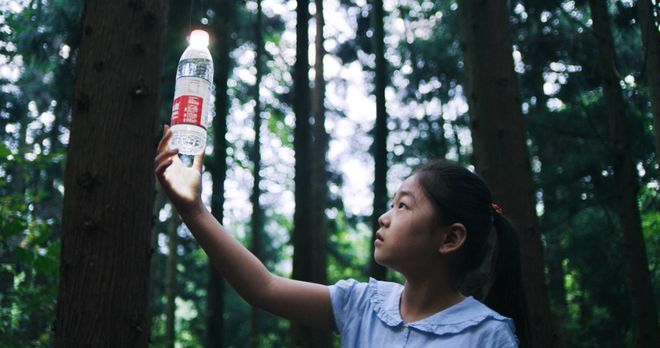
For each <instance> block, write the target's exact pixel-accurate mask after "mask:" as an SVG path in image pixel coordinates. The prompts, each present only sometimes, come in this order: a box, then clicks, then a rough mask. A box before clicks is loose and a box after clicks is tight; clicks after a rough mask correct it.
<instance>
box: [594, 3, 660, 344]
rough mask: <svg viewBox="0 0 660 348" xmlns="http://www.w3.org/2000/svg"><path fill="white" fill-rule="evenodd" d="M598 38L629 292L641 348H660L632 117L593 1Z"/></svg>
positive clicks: (604, 13) (599, 6)
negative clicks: (633, 149)
mask: <svg viewBox="0 0 660 348" xmlns="http://www.w3.org/2000/svg"><path fill="white" fill-rule="evenodd" d="M589 7H590V9H591V18H592V20H593V29H594V35H595V36H596V40H597V46H598V49H599V53H600V54H598V65H599V70H600V74H601V78H602V80H603V96H604V98H605V104H606V106H607V108H606V109H607V110H606V116H607V124H608V128H609V147H610V151H611V152H612V153H611V155H612V158H613V168H614V182H615V183H616V188H615V192H616V197H617V202H618V205H617V207H616V211H617V214H618V216H619V222H620V224H621V229H622V230H623V240H624V243H623V255H625V260H626V268H627V272H626V274H627V277H628V286H629V287H630V291H631V295H632V302H633V311H634V317H635V319H634V320H635V324H636V325H635V326H636V327H635V338H636V341H637V345H638V346H639V347H657V346H658V344H660V341H659V339H660V337H659V334H658V314H657V311H656V303H655V299H654V296H653V290H652V289H653V288H652V286H651V281H650V278H649V269H648V258H647V256H646V246H645V242H644V235H643V231H642V223H641V218H640V213H639V206H638V205H637V194H638V192H639V184H638V177H637V169H636V168H635V162H634V161H633V158H632V155H631V150H630V149H631V148H630V142H629V138H628V134H629V129H630V123H631V121H630V119H629V118H630V116H629V113H628V111H627V107H626V104H625V101H624V99H623V94H622V93H621V87H620V85H619V78H618V76H617V72H616V60H615V52H614V40H613V38H612V28H611V26H610V17H609V13H608V10H607V2H606V1H604V0H589Z"/></svg>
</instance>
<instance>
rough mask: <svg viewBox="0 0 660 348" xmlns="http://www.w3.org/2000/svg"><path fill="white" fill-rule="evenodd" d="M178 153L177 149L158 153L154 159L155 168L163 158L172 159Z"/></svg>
mask: <svg viewBox="0 0 660 348" xmlns="http://www.w3.org/2000/svg"><path fill="white" fill-rule="evenodd" d="M178 152H179V150H178V149H171V150H166V151H163V152H159V153H158V155H156V158H155V159H154V163H155V164H156V166H158V165H159V164H160V162H162V161H163V160H164V159H165V158H168V157H172V156H174V155H176V154H177V153H178Z"/></svg>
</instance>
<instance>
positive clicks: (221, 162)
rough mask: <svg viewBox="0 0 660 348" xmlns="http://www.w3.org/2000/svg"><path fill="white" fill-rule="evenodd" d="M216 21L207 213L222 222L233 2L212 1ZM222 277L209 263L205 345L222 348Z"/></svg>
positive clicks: (234, 14) (213, 43)
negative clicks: (208, 208) (211, 187)
mask: <svg viewBox="0 0 660 348" xmlns="http://www.w3.org/2000/svg"><path fill="white" fill-rule="evenodd" d="M216 6H217V12H216V13H217V14H218V18H217V20H216V21H215V22H214V23H213V24H212V25H211V28H210V29H211V30H212V31H213V33H212V34H214V35H213V36H212V37H214V38H215V40H213V41H212V43H211V54H212V55H213V59H214V65H215V67H216V68H217V69H216V70H215V74H214V76H213V84H214V85H215V111H216V115H215V118H214V119H213V132H214V133H213V156H211V157H210V158H209V160H210V163H209V169H211V176H212V182H213V193H212V195H211V212H212V213H213V216H214V217H215V218H216V219H217V220H218V221H220V223H222V221H223V219H224V210H223V209H224V203H225V195H224V192H225V178H226V177H227V160H226V153H227V147H228V144H227V140H226V139H225V137H226V134H227V114H228V112H229V95H228V94H227V90H228V87H227V80H228V79H229V75H230V74H231V71H232V63H231V59H230V57H229V54H230V52H231V50H232V49H233V46H234V41H233V39H232V37H231V35H232V33H233V32H234V27H235V23H234V21H235V16H236V2H235V1H233V0H221V1H218V2H216ZM224 289H225V285H224V279H223V278H222V276H221V275H220V273H219V272H218V271H217V270H216V269H215V268H214V267H213V265H211V263H209V265H208V279H207V288H206V296H207V301H206V341H205V346H206V347H209V348H210V347H222V346H223V337H224V335H223V334H224V317H223V313H224V310H225V309H224V293H225V291H224Z"/></svg>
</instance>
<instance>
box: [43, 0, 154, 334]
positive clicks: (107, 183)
mask: <svg viewBox="0 0 660 348" xmlns="http://www.w3.org/2000/svg"><path fill="white" fill-rule="evenodd" d="M166 18H167V2H166V1H164V0H151V1H142V2H139V3H137V2H135V1H120V2H116V1H115V2H105V1H92V0H89V1H86V3H85V9H84V10H83V16H82V31H83V36H82V46H81V48H80V54H79V56H78V58H77V68H76V73H77V78H76V84H75V97H74V107H73V117H72V124H71V135H70V142H69V147H68V157H67V166H66V176H65V184H64V185H65V190H66V193H65V197H64V207H63V214H62V215H63V217H62V249H61V261H60V283H59V293H58V305H57V321H56V323H55V346H56V347H83V346H104V347H147V345H148V339H149V318H148V315H147V314H148V311H147V304H148V297H149V273H150V272H149V265H150V262H149V260H150V257H151V251H150V235H151V233H150V232H151V227H152V219H151V217H152V209H153V199H154V174H153V173H154V167H153V159H154V156H155V154H156V143H157V139H158V137H159V135H160V134H157V129H158V128H157V126H156V124H157V119H158V110H159V105H160V78H161V74H160V72H161V58H162V56H163V38H164V30H165V26H166Z"/></svg>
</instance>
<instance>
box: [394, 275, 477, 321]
mask: <svg viewBox="0 0 660 348" xmlns="http://www.w3.org/2000/svg"><path fill="white" fill-rule="evenodd" d="M463 299H465V296H463V294H461V293H460V291H458V289H457V288H456V287H455V286H453V285H452V284H450V283H448V282H447V281H446V279H442V278H441V277H435V278H430V279H429V278H426V279H423V280H416V281H411V280H407V281H406V284H405V285H404V288H403V293H402V294H401V300H400V303H399V313H400V314H401V318H402V319H403V321H404V322H405V323H412V322H415V321H418V320H421V319H424V318H427V317H429V316H431V315H433V314H435V313H438V312H440V311H442V310H444V309H447V308H449V307H451V306H453V305H455V304H457V303H459V302H461V301H463Z"/></svg>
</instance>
